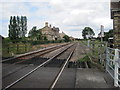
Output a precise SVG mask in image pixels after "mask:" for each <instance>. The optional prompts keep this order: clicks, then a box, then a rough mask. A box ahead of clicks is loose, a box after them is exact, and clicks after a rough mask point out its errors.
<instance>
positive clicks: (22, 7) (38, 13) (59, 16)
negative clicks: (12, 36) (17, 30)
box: [0, 0, 113, 38]
mask: <svg viewBox="0 0 120 90" xmlns="http://www.w3.org/2000/svg"><path fill="white" fill-rule="evenodd" d="M0 13H1V14H0V25H1V26H0V35H2V36H4V37H7V36H8V29H9V28H8V25H9V19H10V16H26V17H27V20H28V21H27V28H28V32H29V30H31V29H32V27H33V26H37V29H40V28H42V27H44V23H45V22H48V23H49V24H51V25H52V27H53V26H55V27H59V29H60V32H62V31H63V32H64V33H66V34H67V35H69V36H73V37H75V38H82V30H83V29H84V27H91V28H92V29H93V30H94V32H95V34H96V35H95V36H97V35H98V33H99V32H100V25H103V26H104V31H105V32H106V31H109V30H110V29H112V28H113V21H112V19H111V17H110V1H109V0H91V1H90V0H74V1H73V0H39V1H38V0H29V1H25V0H21V1H20V0H19V1H17V0H11V1H9V2H8V1H7V0H4V1H2V2H0Z"/></svg>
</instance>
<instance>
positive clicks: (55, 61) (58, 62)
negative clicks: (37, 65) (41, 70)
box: [44, 58, 66, 67]
mask: <svg viewBox="0 0 120 90" xmlns="http://www.w3.org/2000/svg"><path fill="white" fill-rule="evenodd" d="M65 61H66V59H56V58H55V59H53V60H52V61H51V62H49V63H47V64H46V65H44V67H61V66H62V65H63V64H64V62H65Z"/></svg>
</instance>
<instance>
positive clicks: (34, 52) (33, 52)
mask: <svg viewBox="0 0 120 90" xmlns="http://www.w3.org/2000/svg"><path fill="white" fill-rule="evenodd" d="M68 44H69V43H67V44H66V43H65V44H62V45H55V46H52V47H47V48H43V49H40V50H37V51H32V52H28V53H25V54H20V55H18V56H14V57H12V58H8V59H5V60H2V61H0V63H3V62H6V61H10V60H13V59H16V58H21V57H24V56H29V55H31V54H36V53H39V52H41V51H45V50H49V49H52V48H55V47H59V46H64V45H68Z"/></svg>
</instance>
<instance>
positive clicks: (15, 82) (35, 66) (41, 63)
mask: <svg viewBox="0 0 120 90" xmlns="http://www.w3.org/2000/svg"><path fill="white" fill-rule="evenodd" d="M75 47H76V44H69V45H66V46H65V47H64V48H63V49H62V50H61V51H60V52H59V53H56V54H55V55H54V56H52V57H51V58H47V59H46V58H42V60H39V59H40V57H35V58H32V60H33V59H34V60H36V62H34V63H31V62H32V61H28V62H22V64H26V63H27V64H28V63H29V64H30V63H31V64H30V65H29V66H30V67H26V68H24V69H21V68H20V70H19V72H14V73H13V74H11V75H9V77H5V78H3V90H6V89H9V88H15V87H17V88H19V87H21V85H19V84H20V83H25V82H24V80H26V79H28V78H30V77H31V76H32V75H33V76H36V75H34V74H35V73H38V72H41V70H44V69H45V70H46V69H47V68H48V67H56V69H57V70H56V71H55V72H54V75H53V76H54V77H53V76H52V75H51V77H52V78H53V80H51V81H50V83H49V84H44V83H43V84H44V85H47V88H50V89H53V88H54V87H55V85H56V83H57V82H58V80H59V78H60V76H61V74H62V73H63V71H64V69H65V67H67V65H68V62H69V59H70V58H71V56H72V54H73V52H74V50H75ZM66 52H67V53H66ZM63 54H66V55H68V57H67V58H65V59H63V60H61V59H60V60H59V59H57V57H59V56H60V55H63ZM37 56H38V54H37ZM20 65H21V64H20ZM51 70H53V68H52V69H51ZM24 71H25V72H24ZM21 72H22V73H21ZM23 72H24V73H23ZM39 74H40V73H39ZM16 75H18V76H16ZM46 75H48V74H47V73H46ZM14 76H16V77H14ZM13 77H14V78H13ZM47 78H48V77H47ZM41 79H42V77H41ZM8 81H10V82H8ZM33 81H34V80H33ZM38 82H39V81H38ZM41 82H42V80H41ZM43 82H44V81H43ZM41 84H42V83H41ZM24 85H25V84H24ZM38 86H40V85H38ZM21 88H22V87H21ZM23 88H24V87H23Z"/></svg>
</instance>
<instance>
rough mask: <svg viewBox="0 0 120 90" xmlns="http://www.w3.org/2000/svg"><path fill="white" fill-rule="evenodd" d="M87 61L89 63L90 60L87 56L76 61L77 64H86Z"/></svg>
mask: <svg viewBox="0 0 120 90" xmlns="http://www.w3.org/2000/svg"><path fill="white" fill-rule="evenodd" d="M87 61H90V58H89V57H88V55H86V56H85V57H83V58H80V59H78V62H87Z"/></svg>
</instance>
